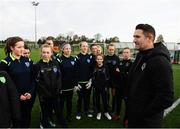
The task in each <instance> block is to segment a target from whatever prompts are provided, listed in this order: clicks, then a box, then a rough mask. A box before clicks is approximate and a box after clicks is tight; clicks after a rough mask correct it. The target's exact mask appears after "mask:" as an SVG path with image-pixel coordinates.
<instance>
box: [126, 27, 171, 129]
mask: <svg viewBox="0 0 180 129" xmlns="http://www.w3.org/2000/svg"><path fill="white" fill-rule="evenodd" d="M133 37H134V41H133V42H134V43H135V47H136V48H137V49H138V50H139V53H138V55H137V57H136V59H135V61H134V63H133V66H132V68H131V70H130V72H129V79H128V83H129V84H128V96H127V97H128V122H129V123H128V127H130V128H131V127H161V122H162V119H163V113H164V109H166V108H168V107H169V106H171V105H172V103H173V94H174V92H173V74H172V67H171V64H170V57H169V53H168V51H167V48H166V47H165V46H164V45H163V44H159V45H154V43H153V42H154V39H155V30H154V28H153V27H152V26H151V25H148V24H139V25H137V26H136V28H135V32H134V35H133Z"/></svg>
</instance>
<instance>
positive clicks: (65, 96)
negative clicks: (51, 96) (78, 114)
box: [60, 90, 73, 119]
mask: <svg viewBox="0 0 180 129" xmlns="http://www.w3.org/2000/svg"><path fill="white" fill-rule="evenodd" d="M72 98H73V90H71V91H62V94H61V97H60V106H61V110H62V112H64V104H65V103H66V111H67V113H66V118H67V119H71V116H72Z"/></svg>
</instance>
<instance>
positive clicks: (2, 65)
mask: <svg viewBox="0 0 180 129" xmlns="http://www.w3.org/2000/svg"><path fill="white" fill-rule="evenodd" d="M0 71H6V72H7V71H8V64H7V62H6V61H5V60H1V61H0Z"/></svg>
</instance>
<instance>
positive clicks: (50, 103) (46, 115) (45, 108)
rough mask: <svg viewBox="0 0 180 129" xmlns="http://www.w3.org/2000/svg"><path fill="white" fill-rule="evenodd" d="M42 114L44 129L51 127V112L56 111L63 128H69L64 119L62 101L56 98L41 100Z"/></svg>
mask: <svg viewBox="0 0 180 129" xmlns="http://www.w3.org/2000/svg"><path fill="white" fill-rule="evenodd" d="M39 102H40V106H41V113H42V126H43V127H44V128H48V127H50V125H49V120H50V117H51V111H52V109H54V111H55V115H56V117H57V120H58V122H59V123H60V124H61V126H62V127H64V128H66V127H67V122H66V120H65V119H64V117H63V113H62V112H61V111H62V110H61V109H60V108H61V107H60V99H59V98H58V97H56V98H41V99H39Z"/></svg>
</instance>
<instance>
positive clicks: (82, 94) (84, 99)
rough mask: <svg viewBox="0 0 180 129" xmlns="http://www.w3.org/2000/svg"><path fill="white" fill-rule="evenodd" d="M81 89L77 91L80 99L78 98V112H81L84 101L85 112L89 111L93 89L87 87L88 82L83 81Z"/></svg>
mask: <svg viewBox="0 0 180 129" xmlns="http://www.w3.org/2000/svg"><path fill="white" fill-rule="evenodd" d="M80 85H81V87H82V88H81V90H80V91H77V94H78V100H77V114H81V112H82V111H81V108H82V103H83V105H84V112H85V113H88V112H89V105H90V96H91V89H92V88H90V89H86V83H81V84H80Z"/></svg>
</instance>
